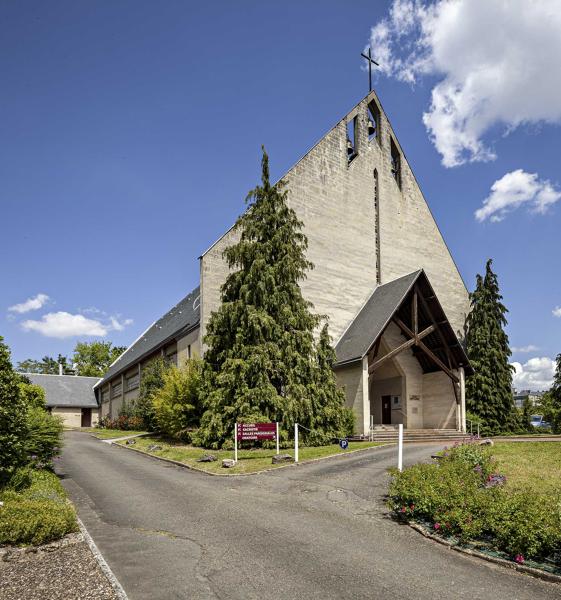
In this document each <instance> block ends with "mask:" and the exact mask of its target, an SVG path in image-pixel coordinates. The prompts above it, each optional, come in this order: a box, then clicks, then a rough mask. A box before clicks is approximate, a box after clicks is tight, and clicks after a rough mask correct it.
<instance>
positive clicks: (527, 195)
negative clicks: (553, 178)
mask: <svg viewBox="0 0 561 600" xmlns="http://www.w3.org/2000/svg"><path fill="white" fill-rule="evenodd" d="M559 200H561V191H559V190H557V189H555V188H554V187H553V186H552V185H551V183H550V182H549V181H547V180H543V179H538V174H537V173H526V171H523V170H522V169H517V170H516V171H511V172H510V173H507V174H506V175H503V176H502V177H501V178H500V179H497V181H495V183H494V184H493V185H492V186H491V193H490V194H489V195H488V196H487V198H485V200H484V201H483V206H482V207H481V208H478V209H477V210H476V211H475V218H476V219H477V220H478V221H485V219H488V218H489V219H490V220H491V221H494V222H498V221H502V220H503V219H504V218H505V216H506V214H507V213H509V212H511V211H513V210H516V209H517V208H518V207H520V206H522V205H526V206H528V207H529V209H530V210H531V211H532V212H535V213H539V214H544V213H546V212H547V209H548V208H549V207H550V206H551V205H552V204H554V203H555V202H558V201H559Z"/></svg>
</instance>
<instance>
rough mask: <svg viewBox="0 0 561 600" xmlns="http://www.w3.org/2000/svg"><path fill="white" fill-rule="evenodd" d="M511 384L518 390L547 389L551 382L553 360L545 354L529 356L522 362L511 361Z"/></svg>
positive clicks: (553, 367)
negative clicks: (512, 370) (512, 372)
mask: <svg viewBox="0 0 561 600" xmlns="http://www.w3.org/2000/svg"><path fill="white" fill-rule="evenodd" d="M512 366H513V367H514V368H515V373H514V376H513V378H512V385H513V386H514V387H515V388H516V389H518V390H533V391H539V390H547V389H549V388H550V387H551V384H552V383H553V375H554V373H555V361H554V360H552V359H551V358H548V357H547V356H542V357H535V358H531V359H530V360H528V361H527V362H525V363H524V364H521V363H519V362H513V363H512Z"/></svg>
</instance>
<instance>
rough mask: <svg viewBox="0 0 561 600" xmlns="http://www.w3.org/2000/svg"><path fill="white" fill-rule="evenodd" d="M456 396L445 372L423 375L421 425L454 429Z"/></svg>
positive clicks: (429, 427)
mask: <svg viewBox="0 0 561 600" xmlns="http://www.w3.org/2000/svg"><path fill="white" fill-rule="evenodd" d="M456 407H457V404H456V397H455V395H454V389H453V388H452V381H451V379H450V378H449V377H448V375H446V373H444V372H442V371H439V372H438V373H426V374H425V375H423V427H424V428H425V429H456Z"/></svg>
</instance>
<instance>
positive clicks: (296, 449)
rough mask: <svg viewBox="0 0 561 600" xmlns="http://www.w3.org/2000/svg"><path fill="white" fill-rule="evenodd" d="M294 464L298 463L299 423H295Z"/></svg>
mask: <svg viewBox="0 0 561 600" xmlns="http://www.w3.org/2000/svg"><path fill="white" fill-rule="evenodd" d="M294 462H295V463H297V462H298V423H294Z"/></svg>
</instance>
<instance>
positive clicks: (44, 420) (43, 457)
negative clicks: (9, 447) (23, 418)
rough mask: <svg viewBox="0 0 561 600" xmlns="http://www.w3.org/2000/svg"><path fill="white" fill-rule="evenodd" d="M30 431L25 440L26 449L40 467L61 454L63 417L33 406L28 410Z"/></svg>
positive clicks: (48, 463)
mask: <svg viewBox="0 0 561 600" xmlns="http://www.w3.org/2000/svg"><path fill="white" fill-rule="evenodd" d="M27 425H28V428H29V433H28V435H27V438H26V440H25V450H26V452H27V456H28V457H32V460H33V462H34V463H35V464H37V465H38V466H40V467H45V466H48V465H50V463H51V461H52V459H53V458H54V457H55V456H58V454H60V449H61V447H62V432H63V429H64V427H63V422H62V418H61V417H59V416H57V415H51V414H50V413H48V412H47V411H46V410H45V409H44V408H37V407H35V406H33V407H32V408H29V409H28V410H27Z"/></svg>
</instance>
